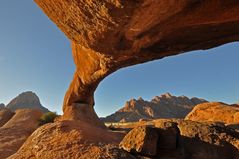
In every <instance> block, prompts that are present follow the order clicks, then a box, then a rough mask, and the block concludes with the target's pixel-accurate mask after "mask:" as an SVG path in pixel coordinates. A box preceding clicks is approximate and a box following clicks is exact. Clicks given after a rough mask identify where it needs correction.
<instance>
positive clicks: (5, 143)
mask: <svg viewBox="0 0 239 159" xmlns="http://www.w3.org/2000/svg"><path fill="white" fill-rule="evenodd" d="M41 115H42V113H41V112H40V111H39V110H34V109H19V110H16V114H15V115H14V116H13V117H12V118H11V119H10V120H9V121H8V122H7V123H6V124H4V125H3V126H2V127H1V128H0V158H1V159H4V158H7V157H8V156H10V155H12V154H14V153H15V152H17V150H18V149H19V148H20V147H21V146H22V144H23V143H24V142H25V141H26V139H27V138H28V137H29V136H30V135H31V133H32V132H33V131H34V130H35V129H36V128H37V127H38V126H39V119H40V117H41Z"/></svg>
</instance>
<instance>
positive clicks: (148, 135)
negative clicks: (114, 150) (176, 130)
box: [120, 126, 159, 156]
mask: <svg viewBox="0 0 239 159" xmlns="http://www.w3.org/2000/svg"><path fill="white" fill-rule="evenodd" d="M158 138H159V137H158V132H157V130H156V129H154V128H151V127H146V126H142V127H138V128H137V129H133V130H132V131H130V132H129V133H128V134H127V135H126V136H125V137H124V139H123V140H122V142H121V143H120V148H123V149H124V150H126V151H128V152H131V153H139V154H142V155H145V156H155V155H156V154H157V143H158Z"/></svg>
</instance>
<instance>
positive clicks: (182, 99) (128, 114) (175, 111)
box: [101, 93, 207, 122]
mask: <svg viewBox="0 0 239 159" xmlns="http://www.w3.org/2000/svg"><path fill="white" fill-rule="evenodd" d="M205 102H207V101H206V100H204V99H200V98H196V97H193V98H191V99H189V98H188V97H186V96H179V97H176V96H173V95H171V94H169V93H166V94H163V95H161V96H155V97H154V98H153V99H152V100H151V101H146V100H144V99H142V98H141V97H140V98H139V99H137V100H136V99H131V100H130V101H127V102H126V103H125V105H124V107H123V108H122V109H120V110H118V111H117V112H115V113H114V114H111V115H109V116H107V117H105V118H101V119H102V120H103V121H104V122H131V121H138V120H140V119H157V118H185V116H186V115H187V114H188V113H189V112H190V111H191V110H192V109H193V107H194V106H195V105H197V104H200V103H205Z"/></svg>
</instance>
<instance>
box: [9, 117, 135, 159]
mask: <svg viewBox="0 0 239 159" xmlns="http://www.w3.org/2000/svg"><path fill="white" fill-rule="evenodd" d="M123 136H124V134H122V133H119V132H111V131H109V130H107V129H102V128H99V127H95V126H92V125H91V124H89V123H86V122H82V121H70V120H69V121H60V122H55V123H51V124H46V125H43V126H42V127H40V128H39V129H37V130H36V131H35V132H34V133H33V134H32V135H31V136H30V137H29V138H28V140H27V141H26V142H25V143H24V144H23V146H22V147H21V149H20V150H19V151H18V152H17V153H16V154H14V155H13V156H11V157H10V158H11V159H21V158H22V159H23V158H32V159H49V158H54V159H62V158H77V159H78V158H79V159H89V158H90V159H98V158H101V159H104V158H112V159H114V158H123V159H124V158H125V159H131V158H132V159H134V157H133V156H131V155H130V154H128V153H126V152H124V151H122V150H119V149H118V148H117V145H118V144H119V142H120V141H121V140H122V138H123Z"/></svg>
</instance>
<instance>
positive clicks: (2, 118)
mask: <svg viewBox="0 0 239 159" xmlns="http://www.w3.org/2000/svg"><path fill="white" fill-rule="evenodd" d="M14 114H15V113H14V112H12V111H11V110H9V109H7V108H4V109H0V127H1V126H3V125H4V124H5V123H6V122H7V121H8V120H9V119H11V118H12V116H13V115H14Z"/></svg>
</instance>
